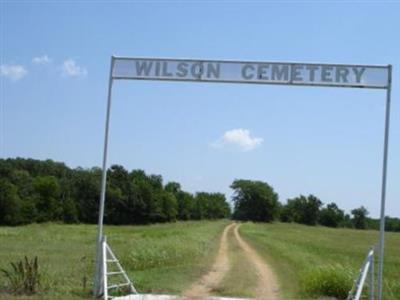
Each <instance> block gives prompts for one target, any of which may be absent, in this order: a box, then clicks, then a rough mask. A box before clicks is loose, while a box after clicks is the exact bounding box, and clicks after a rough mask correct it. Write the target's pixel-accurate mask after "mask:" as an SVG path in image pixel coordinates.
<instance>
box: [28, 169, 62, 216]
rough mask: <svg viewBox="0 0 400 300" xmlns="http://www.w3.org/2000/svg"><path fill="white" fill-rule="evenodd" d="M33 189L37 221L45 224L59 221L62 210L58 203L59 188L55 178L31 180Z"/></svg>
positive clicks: (41, 177) (40, 177)
mask: <svg viewBox="0 0 400 300" xmlns="http://www.w3.org/2000/svg"><path fill="white" fill-rule="evenodd" d="M33 188H34V190H35V192H36V194H37V199H36V208H37V210H38V212H39V215H38V221H39V222H47V221H55V220H57V219H60V217H61V215H62V208H61V205H60V204H61V203H60V201H59V195H60V186H59V184H58V181H57V178H55V177H54V176H38V177H36V178H35V179H34V180H33Z"/></svg>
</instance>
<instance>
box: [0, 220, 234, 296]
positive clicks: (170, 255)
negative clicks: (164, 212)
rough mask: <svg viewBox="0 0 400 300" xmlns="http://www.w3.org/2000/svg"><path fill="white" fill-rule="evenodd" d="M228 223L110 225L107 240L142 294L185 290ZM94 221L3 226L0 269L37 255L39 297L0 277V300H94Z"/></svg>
mask: <svg viewBox="0 0 400 300" xmlns="http://www.w3.org/2000/svg"><path fill="white" fill-rule="evenodd" d="M227 224H228V221H223V220H222V221H197V222H194V221H187V222H176V223H170V224H158V225H147V226H106V228H105V231H106V232H105V233H106V234H107V235H108V236H109V238H108V242H109V244H110V246H111V247H112V249H113V251H114V252H115V254H116V255H117V257H118V258H119V259H120V260H121V263H122V265H123V267H124V268H125V269H126V271H127V272H128V275H129V277H130V278H131V279H133V281H134V284H135V287H136V288H137V289H138V291H140V292H147V293H150V292H151V293H170V294H177V293H181V292H182V291H183V290H184V289H186V288H188V286H189V285H190V284H191V283H192V282H194V281H195V280H197V279H198V278H199V277H200V276H201V274H203V273H204V272H205V271H206V270H207V269H208V268H209V266H210V265H211V264H212V262H213V259H214V257H215V254H216V251H217V248H218V240H219V237H220V234H221V232H222V230H223V229H224V227H225V226H226V225H227ZM95 236H96V227H95V226H93V225H59V224H50V223H46V224H33V225H27V226H19V227H4V226H3V227H0V245H1V248H0V249H1V251H0V269H10V262H14V261H19V260H21V259H23V258H24V256H25V255H26V254H29V255H30V256H32V257H34V256H35V257H36V256H37V257H38V264H39V265H38V268H39V271H40V276H41V277H40V287H39V290H38V291H37V294H36V295H29V296H24V295H19V296H13V295H12V294H10V293H9V282H8V279H7V277H6V276H3V274H1V275H0V299H7V300H22V299H29V300H39V299H40V300H42V299H45V300H54V299H63V300H64V299H65V300H75V299H76V300H78V299H91V298H92V295H91V288H92V280H93V277H92V276H93V271H94V261H93V260H94V254H95V248H94V245H95V243H94V241H95Z"/></svg>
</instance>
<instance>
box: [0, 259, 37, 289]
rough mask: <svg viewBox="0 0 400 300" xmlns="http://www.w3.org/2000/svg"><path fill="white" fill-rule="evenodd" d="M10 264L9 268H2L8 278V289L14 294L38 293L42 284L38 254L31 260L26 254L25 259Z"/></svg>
mask: <svg viewBox="0 0 400 300" xmlns="http://www.w3.org/2000/svg"><path fill="white" fill-rule="evenodd" d="M10 265H11V268H9V269H0V271H1V272H2V273H3V274H4V276H5V278H6V280H7V285H6V290H8V291H9V292H11V293H14V294H26V295H33V294H36V293H37V292H38V289H39V286H40V272H39V264H38V258H37V256H36V257H35V258H33V259H31V260H30V259H28V257H26V256H25V257H24V259H23V260H20V261H17V262H11V263H10Z"/></svg>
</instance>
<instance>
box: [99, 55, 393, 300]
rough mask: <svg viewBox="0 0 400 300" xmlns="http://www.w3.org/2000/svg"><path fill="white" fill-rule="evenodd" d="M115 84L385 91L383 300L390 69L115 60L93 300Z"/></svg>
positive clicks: (381, 242)
mask: <svg viewBox="0 0 400 300" xmlns="http://www.w3.org/2000/svg"><path fill="white" fill-rule="evenodd" d="M114 80H161V81H186V82H200V83H211V82H213V83H247V84H275V85H294V86H314V87H341V88H342V87H346V88H367V89H381V90H385V91H386V106H385V131H384V145H383V164H382V182H381V210H380V235H379V265H378V300H382V280H383V258H384V241H385V240H384V235H385V202H386V181H387V164H388V149H389V125H390V103H391V86H392V66H391V65H354V64H352V65H345V64H319V63H296V62H259V61H232V60H199V59H171V58H133V57H115V56H112V57H111V66H110V74H109V82H108V97H107V113H106V121H105V136H104V149H103V164H102V168H103V170H102V179H101V195H100V207H99V223H98V232H97V250H96V270H95V275H94V289H93V293H94V296H95V297H99V296H101V295H103V294H104V286H103V282H102V281H103V275H104V266H103V264H102V257H101V256H102V241H103V220H104V202H105V194H106V180H107V152H108V137H109V124H110V114H111V98H112V87H113V82H114Z"/></svg>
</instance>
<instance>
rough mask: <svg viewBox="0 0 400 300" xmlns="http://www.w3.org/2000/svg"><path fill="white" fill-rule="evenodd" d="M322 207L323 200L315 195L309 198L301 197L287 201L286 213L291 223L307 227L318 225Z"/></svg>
mask: <svg viewBox="0 0 400 300" xmlns="http://www.w3.org/2000/svg"><path fill="white" fill-rule="evenodd" d="M321 206H322V202H321V200H319V199H318V198H317V197H315V196H314V195H309V196H307V197H306V196H303V195H300V196H299V197H296V198H293V199H289V200H288V201H287V204H286V207H285V210H286V212H285V213H286V214H287V218H288V219H289V220H290V221H293V222H296V223H300V224H306V225H316V224H317V222H318V218H319V209H320V207H321Z"/></svg>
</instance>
